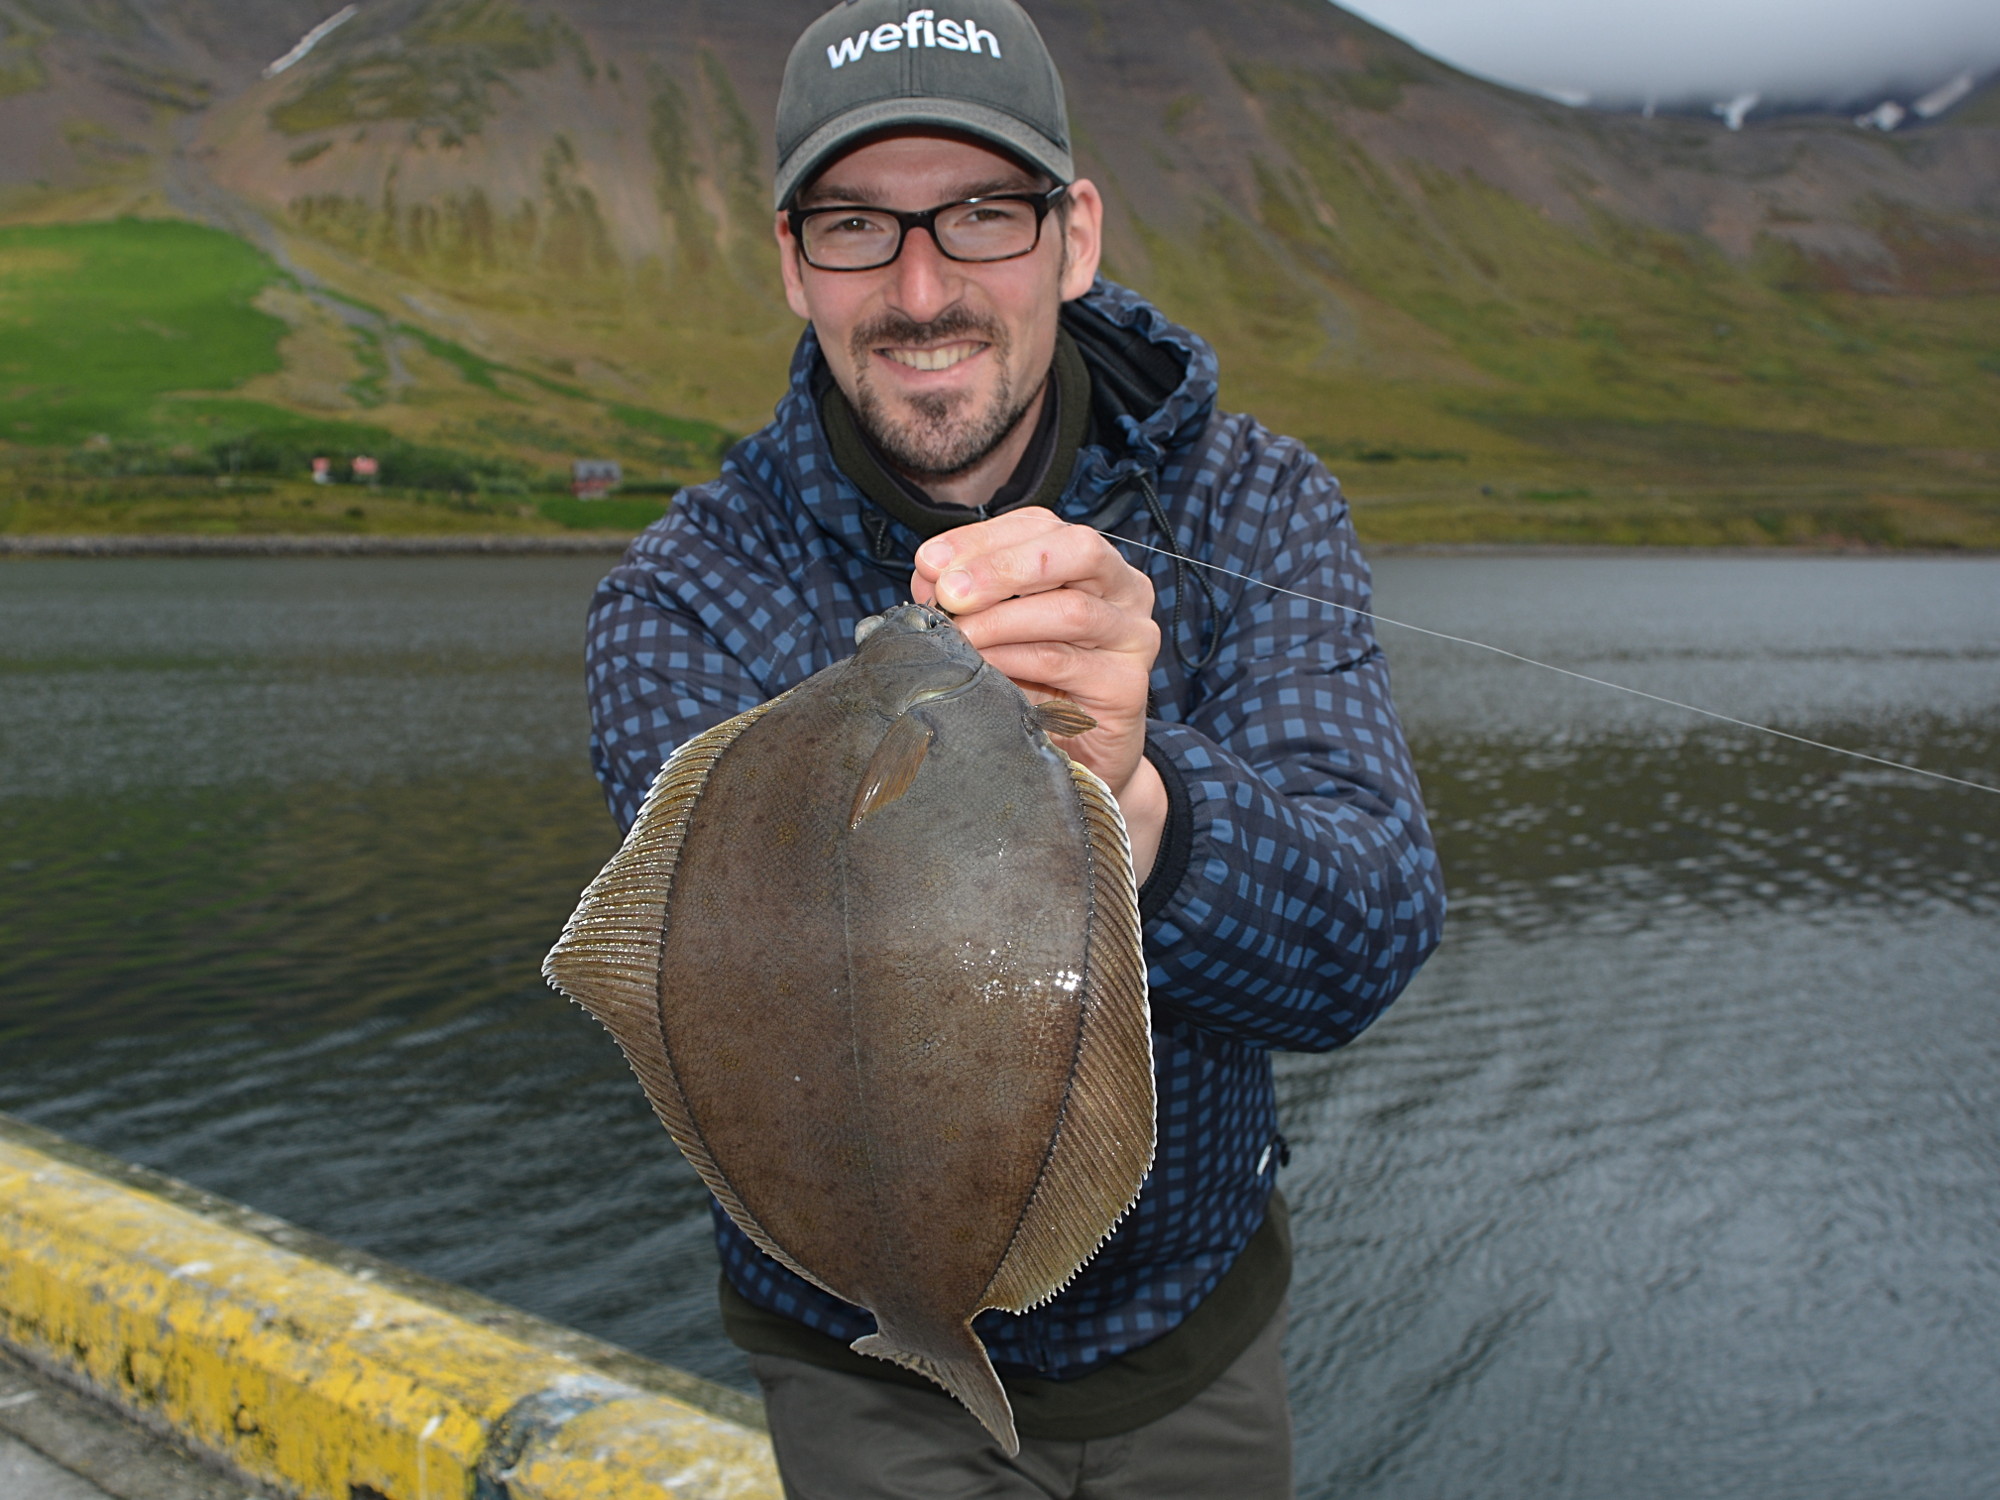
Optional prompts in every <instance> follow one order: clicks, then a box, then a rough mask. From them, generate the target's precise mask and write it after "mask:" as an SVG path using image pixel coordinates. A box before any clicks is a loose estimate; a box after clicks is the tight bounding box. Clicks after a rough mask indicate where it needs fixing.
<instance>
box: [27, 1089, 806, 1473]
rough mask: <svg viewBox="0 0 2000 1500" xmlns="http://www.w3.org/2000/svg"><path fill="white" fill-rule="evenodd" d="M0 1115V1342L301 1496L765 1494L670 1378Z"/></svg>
mask: <svg viewBox="0 0 2000 1500" xmlns="http://www.w3.org/2000/svg"><path fill="white" fill-rule="evenodd" d="M0 1125H4V1126H6V1127H7V1128H6V1129H4V1130H0V1341H4V1342H5V1343H7V1344H9V1345H11V1346H12V1347H13V1348H15V1349H16V1350H18V1351H20V1352H21V1353H23V1354H25V1355H26V1356H27V1357H28V1358H30V1359H32V1360H33V1361H35V1362H36V1363H38V1364H40V1365H42V1366H44V1367H45V1368H49V1369H52V1370H54V1371H56V1372H58V1373H61V1374H64V1375H66V1376H68V1377H69V1378H71V1379H73V1380H80V1381H82V1382H85V1383H87V1384H88V1385H89V1386H90V1387H91V1388H93V1389H95V1390H96V1391H98V1392H99V1393H101V1394H103V1395H104V1396H106V1397H108V1398H109V1399H110V1400H112V1401H113V1402H114V1403H115V1404H117V1405H118V1406H120V1407H122V1408H124V1409H125V1410H127V1411H128V1412H131V1413H132V1414H133V1415H135V1416H137V1417H139V1418H140V1419H141V1420H142V1421H146V1422H148V1423H149V1424H150V1425H153V1426H155V1427H161V1428H164V1429H165V1430H167V1431H169V1432H170V1433H172V1434H173V1435H174V1436H175V1437H177V1438H178V1439H179V1440H180V1441H182V1442H183V1443H185V1444H187V1445H188V1446H190V1447H192V1448H195V1449H197V1450H199V1451H204V1452H207V1453H209V1454H211V1455H214V1456H215V1457H217V1458H219V1459H221V1460H222V1461H223V1462H224V1463H226V1464H227V1465H228V1466H229V1467H231V1468H233V1469H236V1470H238V1471H240V1472H241V1473H242V1474H244V1475H245V1476H247V1477H249V1478H251V1479H254V1480H256V1481H258V1482H260V1483H262V1484H266V1485H269V1486H271V1487H272V1488H275V1489H277V1490H280V1491H282V1492H284V1493H287V1494H293V1495H298V1496H302V1497H311V1500H322V1497H323V1500H378V1497H379V1500H609V1497H612V1496H617V1497H619V1500H666V1497H674V1500H778V1497H779V1496H780V1495H781V1493H782V1491H781V1487H780V1485H779V1482H778V1477H777V1470H776V1467H775V1465H774V1463H773V1461H772V1458H771V1447H770V1442H769V1440H768V1439H767V1438H766V1437H765V1436H764V1435H763V1434H762V1433H760V1432H757V1431H754V1430H752V1429H751V1428H750V1427H749V1426H747V1425H744V1424H743V1423H740V1422H736V1421H731V1420H729V1419H728V1418H727V1417H724V1416H720V1415H717V1414H716V1413H715V1412H714V1411H707V1410H703V1409H701V1407H700V1406H698V1405H696V1404H693V1403H692V1402H691V1401H688V1400H680V1399H676V1398H675V1397H674V1396H673V1395H669V1394H664V1393H663V1392H662V1391H661V1390H660V1389H658V1387H659V1386H661V1385H662V1384H672V1383H674V1382H680V1383H684V1384H685V1386H686V1387H687V1388H688V1389H689V1390H690V1391H691V1392H693V1393H694V1394H695V1395H696V1396H697V1397H699V1396H700V1395H701V1388H702V1387H703V1383H702V1382H699V1381H696V1380H694V1378H693V1377H690V1376H685V1375H681V1374H679V1373H678V1372H671V1371H666V1370H665V1369H664V1368H663V1367H660V1366H650V1367H649V1368H650V1369H651V1370H652V1371H654V1372H657V1374H658V1376H659V1377H661V1378H659V1379H653V1380H650V1381H646V1380H642V1381H632V1380H626V1379H620V1378H616V1376H614V1375H613V1374H607V1373H606V1372H605V1366H606V1364H607V1363H609V1364H612V1366H613V1368H618V1366H617V1363H616V1361H615V1360H607V1359H602V1358H599V1359H592V1358H589V1357H584V1358H579V1357H576V1356H575V1355H572V1354H570V1353H565V1352H562V1347H561V1346H562V1344H563V1343H564V1331H562V1330H551V1328H550V1325H546V1324H537V1323H536V1320H533V1319H529V1318H527V1317H525V1315H520V1314H512V1315H509V1314H508V1313H507V1312H506V1310H503V1309H496V1312H497V1313H498V1316H495V1317H484V1316H480V1317H477V1318H476V1319H475V1317H468V1316H465V1315H462V1314H461V1313H460V1312H457V1311H453V1310H450V1309H448V1308H446V1307H441V1306H439V1305H437V1304H438V1301H439V1300H441V1299H439V1298H435V1297H433V1298H428V1299H424V1298H420V1297H419V1296H415V1295H410V1294H408V1293H406V1292H405V1291H402V1290H398V1289H396V1288H395V1287H393V1286H387V1285H383V1284H381V1281H380V1280H376V1279H369V1277H370V1275H371V1273H370V1271H369V1270H368V1269H363V1270H362V1271H361V1272H360V1273H359V1274H356V1273H355V1272H353V1271H351V1270H349V1269H344V1268H342V1267H341V1266H338V1265H334V1264H329V1263H328V1261H327V1260H326V1259H324V1258H318V1257H315V1256H313V1255H310V1254H303V1253H300V1252H298V1251H296V1250H292V1249H287V1248H285V1247H284V1246H282V1245H280V1244H275V1243H273V1242H272V1239H273V1238H274V1237H275V1236H273V1235H272V1234H271V1233H270V1232H269V1230H268V1228H267V1227H266V1226H276V1227H277V1228H278V1229H285V1228H288V1227H289V1226H284V1225H282V1224H279V1222H278V1221H275V1220H268V1219H263V1218H262V1217H261V1216H256V1215H251V1214H249V1213H248V1211H246V1210H242V1209H240V1208H237V1207H236V1206H235V1205H224V1206H225V1207H226V1208H228V1209H231V1210H234V1213H235V1216H237V1217H239V1218H249V1219H254V1220H256V1221H257V1225H258V1228H259V1230H260V1231H261V1232H249V1231H247V1230H246V1229H244V1228H242V1227H239V1226H238V1225H236V1224H232V1223H229V1222H218V1219H224V1220H226V1219H227V1218H229V1217H230V1215H229V1214H220V1215H218V1214H214V1213H204V1212H201V1211H197V1210H198V1208H200V1207H204V1206H206V1205H205V1204H198V1205H197V1207H194V1208H191V1207H187V1206H183V1205H182V1204H180V1203H176V1202H172V1201H169V1199H168V1197H167V1196H163V1195H162V1194H161V1193H160V1192H153V1191H145V1190H143V1189H141V1188H139V1187H135V1186H133V1185H131V1184H130V1183H129V1182H127V1181H119V1180H116V1178H117V1177H118V1176H124V1177H128V1178H129V1177H133V1176H143V1175H144V1174H138V1173H135V1172H132V1171H126V1172H121V1173H117V1174H115V1175H111V1174H107V1173H104V1172H100V1171H93V1170H90V1169H89V1168H88V1167H86V1166H83V1165H78V1164H77V1160H76V1159H77V1158H79V1157H82V1158H85V1159H87V1158H88V1156H89V1153H84V1152H80V1151H78V1150H76V1149H75V1148H71V1149H67V1150H57V1149H49V1148H51V1147H53V1146H54V1143H53V1142H52V1141H51V1140H50V1139H48V1138H42V1139H40V1140H36V1138H37V1137H41V1135H42V1133H41V1132H37V1131H32V1130H31V1129H28V1128H26V1127H22V1126H20V1125H19V1124H18V1123H17V1122H14V1121H9V1120H6V1119H5V1118H4V1117H0ZM31 1140H33V1141H35V1144H28V1142H29V1141H31ZM38 1147H39V1148H42V1149H38ZM64 1158H70V1159H67V1160H66V1159H64ZM162 1181H166V1180H162ZM168 1185H169V1186H170V1187H176V1188H178V1187H181V1185H180V1184H171V1183H170V1182H169V1184H168ZM177 1196H185V1197H193V1198H201V1199H206V1195H201V1194H196V1193H193V1192H192V1191H191V1190H185V1189H183V1191H182V1193H181V1194H178V1195H177ZM219 1201H220V1200H207V1202H209V1203H215V1202H219ZM294 1234H295V1237H296V1238H299V1239H301V1240H310V1239H311V1238H312V1237H311V1236H306V1235H303V1234H298V1233H297V1232H296V1231H295V1232H294ZM407 1279H408V1280H410V1281H411V1282H413V1283H414V1282H419V1281H421V1278H407ZM433 1285H434V1284H433ZM466 1300H468V1301H469V1302H470V1303H472V1304H474V1305H475V1306H476V1309H477V1310H484V1309H488V1308H493V1306H494V1305H493V1304H487V1303H484V1302H483V1301H482V1300H481V1299H477V1298H470V1297H469V1294H468V1296H467V1299H466ZM495 1322H498V1323H503V1324H506V1323H512V1324H514V1325H516V1326H515V1327H513V1328H511V1329H510V1328H506V1327H494V1326H488V1325H489V1324H491V1323H495ZM530 1325H533V1326H530ZM524 1332H525V1334H526V1336H521V1335H522V1334H523V1333H524ZM567 1339H568V1340H569V1341H570V1342H572V1343H574V1344H575V1345H577V1346H578V1347H580V1348H582V1347H585V1346H588V1348H589V1349H590V1350H593V1351H604V1352H606V1353H608V1354H610V1355H614V1356H617V1359H622V1360H623V1361H624V1362H625V1363H626V1366H627V1367H629V1368H631V1369H635V1370H636V1369H637V1368H638V1367H640V1366H642V1365H643V1364H644V1362H643V1361H639V1360H638V1359H637V1357H636V1356H631V1355H618V1354H617V1351H610V1350H608V1346H603V1345H597V1344H595V1343H594V1341H591V1340H587V1339H585V1338H583V1336H582V1335H574V1334H570V1335H567ZM552 1346H553V1347H552ZM621 1373H623V1372H622V1371H621ZM647 1384H650V1385H652V1386H654V1387H655V1388H654V1389H647V1388H644V1387H645V1385H647ZM708 1389H714V1388H708ZM718 1395H719V1398H720V1399H718V1400H715V1401H711V1402H710V1404H711V1405H721V1404H724V1403H725V1402H726V1401H728V1400H731V1399H733V1400H736V1401H739V1402H740V1401H741V1400H742V1398H740V1397H733V1396H732V1395H730V1394H729V1393H718Z"/></svg>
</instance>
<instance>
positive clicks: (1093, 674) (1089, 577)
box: [910, 505, 1167, 884]
mask: <svg viewBox="0 0 2000 1500" xmlns="http://www.w3.org/2000/svg"><path fill="white" fill-rule="evenodd" d="M910 596H911V597H912V598H913V599H915V600H916V601H917V602H918V603H919V604H934V605H936V606H937V607H938V608H940V609H943V610H946V611H948V612H949V613H951V614H952V615H953V616H954V617H955V623H956V624H957V626H958V628H959V629H960V630H961V631H963V632H964V633H965V638H966V639H967V640H969V641H970V642H972V644H973V646H974V647H975V648H977V650H978V651H979V654H980V655H981V656H983V657H985V658H986V660H987V661H988V662H990V663H991V664H992V665H993V666H995V667H997V668H998V669H999V670H1000V671H1002V672H1005V673H1006V674H1007V675H1008V676H1009V677H1011V678H1012V679H1013V680H1014V681H1015V682H1016V683H1017V684H1018V685H1019V686H1020V688H1021V690H1022V691H1023V692H1025V693H1026V694H1027V695H1028V697H1029V698H1030V699H1032V700H1033V701H1035V702H1037V703H1039V702H1041V701H1042V700H1044V699H1046V698H1067V699H1069V700H1070V701H1071V702H1072V703H1074V704H1076V706H1077V707H1078V708H1080V709H1082V710H1083V711H1084V712H1085V713H1087V714H1089V715H1090V716H1091V717H1092V718H1093V719H1095V720H1097V727H1096V728H1095V729H1093V730H1090V731H1089V732H1088V733H1085V734H1081V735H1078V736H1076V737H1075V738H1074V739H1066V740H1063V741H1062V742H1061V743H1062V748H1063V749H1064V750H1066V751H1067V752H1068V753H1069V755H1070V756H1071V758H1073V759H1075V760H1077V761H1079V762H1081V763H1082V764H1084V765H1086V766H1088V767H1089V768H1090V769H1091V770H1092V771H1095V772H1096V773H1097V775H1098V776H1099V777H1100V778H1102V780H1103V782H1104V784H1105V785H1106V786H1108V787H1110V788H1111V791H1112V795H1114V796H1115V797H1117V799H1118V806H1119V809H1120V810H1121V811H1122V812H1123V813H1124V814H1125V828H1126V831H1127V833H1128V834H1129V835H1130V836H1131V840H1132V864H1133V868H1134V869H1135V871H1136V872H1137V874H1138V877H1139V880H1140V882H1141V883H1142V884H1143V883H1144V881H1145V879H1146V876H1147V875H1148V874H1149V873H1151V871H1152V868H1153V860H1154V858H1155V856H1156V855H1157V854H1158V853H1159V848H1160V835H1161V834H1162V832H1163V831H1164V830H1165V827H1166V821H1167V789H1166V787H1165V786H1164V785H1162V784H1161V782H1160V773H1159V772H1158V771H1156V770H1154V769H1153V765H1152V763H1151V762H1150V761H1148V760H1147V759H1146V757H1145V753H1144V751H1145V744H1146V686H1147V681H1148V678H1149V676H1150V675H1151V673H1152V670H1153V659H1154V658H1155V657H1156V656H1158V655H1159V652H1160V627H1159V626H1158V625H1156V624H1154V622H1153V585H1152V581H1151V580H1150V579H1148V578H1147V577H1146V575H1145V574H1144V573H1141V572H1140V571H1139V570H1138V569H1137V568H1135V567H1133V566H1132V565H1131V564H1130V563H1128V562H1126V561H1125V559H1124V558H1122V557H1120V556H1119V555H1118V553H1117V551H1116V549H1114V548H1113V547H1112V545H1111V543H1110V542H1108V541H1106V540H1105V539H1104V538H1103V537H1102V536H1100V535H1099V534H1098V533H1097V532H1095V531H1092V530H1091V529H1090V528H1089V527H1088V526H1073V525H1070V524H1068V523H1067V522H1064V521H1062V520H1060V519H1058V518H1057V517H1056V516H1055V515H1054V514H1053V513H1052V512H1050V511H1047V510H1044V509H1042V507H1040V506H1038V505H1037V506H1028V507H1025V508H1024V509H1021V510H1017V511H1011V512H1009V513H1008V514H1007V515H1004V516H996V517H994V518H993V519H992V520H990V521H978V522H974V523H973V524H971V525H969V526H959V527H954V528H953V529H952V530H951V531H948V532H946V533H945V534H944V535H942V536H935V537H932V538H931V539H930V540H929V541H928V542H925V543H924V545H923V546H922V547H921V548H919V549H918V551H917V568H916V572H915V573H914V574H913V575H912V576H911V579H910Z"/></svg>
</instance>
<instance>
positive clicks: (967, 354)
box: [882, 344, 984, 370]
mask: <svg viewBox="0 0 2000 1500" xmlns="http://www.w3.org/2000/svg"><path fill="white" fill-rule="evenodd" d="M983 347H984V346H983V345H981V344H943V345H940V346H939V347H938V348H936V349H884V350H883V351H882V352H883V353H884V354H885V355H887V356H888V357H889V358H890V359H893V360H894V361H895V362H896V363H897V364H899V365H908V366H909V367H910V368H911V369H913V370H949V369H950V368H951V367H952V366H953V365H955V364H957V363H959V362H960V361H961V360H967V359H970V358H972V356H973V355H975V354H977V353H978V352H979V351H980V349H981V348H983Z"/></svg>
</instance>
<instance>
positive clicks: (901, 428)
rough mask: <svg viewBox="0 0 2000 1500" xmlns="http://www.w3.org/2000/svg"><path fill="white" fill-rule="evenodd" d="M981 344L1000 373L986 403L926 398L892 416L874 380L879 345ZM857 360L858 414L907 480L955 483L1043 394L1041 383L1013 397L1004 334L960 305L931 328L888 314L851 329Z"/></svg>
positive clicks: (963, 397) (961, 396) (955, 396)
mask: <svg viewBox="0 0 2000 1500" xmlns="http://www.w3.org/2000/svg"><path fill="white" fill-rule="evenodd" d="M968 338H977V339H982V340H984V341H985V342H986V343H988V344H990V345H991V346H992V352H993V356H994V363H995V366H996V368H997V369H998V370H999V372H1000V377H999V383H998V385H997V386H996V387H995V388H994V390H993V392H992V394H991V395H990V396H988V397H987V398H986V399H985V400H983V401H981V400H980V399H979V397H977V396H976V395H972V394H969V393H952V394H949V395H946V394H938V395H923V396H916V397H912V398H911V399H910V400H908V401H907V402H904V403H902V404H903V406H904V408H905V411H904V413H903V414H893V413H891V412H890V411H889V410H888V408H887V405H886V404H885V403H884V401H883V399H882V393H881V392H880V391H878V390H876V389H875V387H874V386H873V385H872V384H871V383H870V382H869V379H868V370H869V355H870V352H871V351H872V350H873V349H874V347H875V346H876V345H877V344H884V343H887V344H914V345H918V346H919V347H922V346H927V345H934V344H949V343H954V342H957V341H958V340H961V339H968ZM848 349H849V352H850V353H851V354H852V356H853V359H854V369H855V371H856V375H855V387H856V389H855V400H854V415H855V417H856V419H857V420H858V421H859V422H860V423H861V430H862V431H863V432H865V433H867V434H868V436H869V438H870V439H871V440H872V441H873V442H874V444H875V446H876V447H877V448H879V449H881V450H882V453H883V455H884V456H885V457H887V458H888V459H889V461H890V462H891V463H893V464H895V466H896V467H897V468H899V469H901V470H902V471H903V472H904V473H905V474H907V475H908V476H909V477H910V478H912V479H915V480H919V481H921V480H925V479H953V478H956V477H957V476H958V475H960V474H963V473H965V472H966V471H967V470H968V469H971V468H974V467H976V466H977V465H978V464H980V463H982V462H984V461H985V459H986V458H988V457H989V456H990V455H991V454H992V452H993V450H994V449H995V448H998V447H999V446H1000V445H1001V443H1003V442H1005V441H1006V440H1007V434H1009V433H1010V432H1012V431H1013V430H1014V428H1015V427H1016V426H1017V425H1018V424H1019V423H1020V421H1021V418H1022V417H1023V416H1025V415H1026V414H1027V410H1028V408H1029V407H1030V406H1032V405H1033V404H1034V401H1035V397H1037V396H1038V395H1040V394H1041V386H1040V385H1037V386H1036V387H1035V388H1034V389H1033V390H1031V391H1029V392H1028V393H1027V394H1026V395H1025V396H1021V397H1020V398H1019V399H1016V397H1015V393H1014V382H1013V379H1012V377H1011V376H1010V375H1009V373H1008V359H1007V356H1008V354H1009V352H1010V346H1009V343H1008V339H1007V331H1006V330H1005V329H1004V328H1002V327H1000V325H999V324H997V323H988V322H985V321H984V320H982V319H980V318H979V317H977V316H975V315H974V314H973V313H972V312H971V311H970V310H968V309H967V308H965V307H963V306H957V305H954V306H952V307H948V308H946V309H945V310H944V311H943V312H942V313H940V314H938V316H937V317H935V318H933V319H932V320H931V321H930V322H928V323H917V322H913V321H911V320H910V319H908V318H903V317H898V316H897V315H896V314H894V313H884V314H883V315H882V316H881V317H879V318H875V319H872V320H871V321H869V322H867V323H864V324H863V325H862V326H861V327H859V328H857V329H855V330H854V334H853V336H852V337H851V338H850V339H849V340H848Z"/></svg>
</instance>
